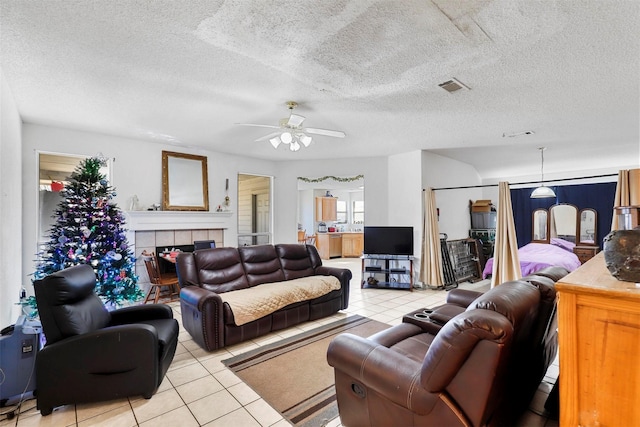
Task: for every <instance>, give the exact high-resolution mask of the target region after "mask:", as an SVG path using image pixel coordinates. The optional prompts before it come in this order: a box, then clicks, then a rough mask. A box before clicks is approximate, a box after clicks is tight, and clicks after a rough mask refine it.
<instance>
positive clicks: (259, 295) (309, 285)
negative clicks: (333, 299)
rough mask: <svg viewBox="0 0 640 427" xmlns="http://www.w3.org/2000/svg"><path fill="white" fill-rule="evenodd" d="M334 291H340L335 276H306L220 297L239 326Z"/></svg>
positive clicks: (338, 282)
mask: <svg viewBox="0 0 640 427" xmlns="http://www.w3.org/2000/svg"><path fill="white" fill-rule="evenodd" d="M336 289H340V281H339V280H338V278H337V277H334V276H310V277H304V278H301V279H294V280H287V281H284V282H275V283H265V284H263V285H260V286H255V287H252V288H249V289H241V290H239V291H234V292H227V293H224V294H221V295H220V298H222V301H223V302H224V303H225V304H228V305H229V307H230V308H231V311H232V312H233V318H234V319H235V324H236V325H238V326H241V325H244V324H246V323H249V322H252V321H254V320H256V319H259V318H261V317H264V316H267V315H269V314H271V313H273V312H274V311H277V310H279V309H281V308H283V307H286V306H288V305H290V304H293V303H296V302H301V301H308V300H311V299H313V298H317V297H319V296H322V295H325V294H328V293H329V292H331V291H333V290H336ZM225 311H226V310H225Z"/></svg>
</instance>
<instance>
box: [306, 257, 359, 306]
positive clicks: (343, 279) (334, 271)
mask: <svg viewBox="0 0 640 427" xmlns="http://www.w3.org/2000/svg"><path fill="white" fill-rule="evenodd" d="M315 273H316V274H317V275H320V276H335V277H337V278H338V280H339V281H340V286H342V309H343V310H344V309H346V308H347V307H349V282H350V281H351V278H352V277H353V275H352V273H351V270H349V269H346V268H336V267H327V266H324V265H321V266H318V267H316V269H315Z"/></svg>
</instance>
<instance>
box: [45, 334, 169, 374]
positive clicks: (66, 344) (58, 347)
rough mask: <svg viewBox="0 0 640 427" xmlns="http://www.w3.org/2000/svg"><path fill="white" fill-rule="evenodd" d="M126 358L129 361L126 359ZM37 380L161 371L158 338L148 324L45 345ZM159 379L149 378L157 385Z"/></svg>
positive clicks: (84, 335) (80, 336)
mask: <svg viewBox="0 0 640 427" xmlns="http://www.w3.org/2000/svg"><path fill="white" fill-rule="evenodd" d="M123 355H126V356H127V357H123ZM37 359H38V366H41V367H42V369H41V370H40V369H39V370H38V373H37V378H38V380H40V379H41V378H40V376H41V375H46V376H48V377H51V376H54V375H55V376H56V377H59V378H60V379H61V381H64V380H65V376H66V375H73V376H76V375H77V374H79V373H80V374H84V373H91V374H100V375H106V374H110V373H118V372H126V371H129V370H134V369H140V368H141V367H144V369H154V370H156V369H157V365H158V363H159V361H158V336H157V333H156V330H155V328H154V327H153V326H150V325H145V324H133V325H119V326H109V327H106V328H103V329H99V330H96V331H94V332H90V333H87V334H83V335H77V336H74V337H70V338H66V339H63V340H61V341H57V342H55V343H53V344H49V345H45V347H44V348H43V349H42V350H41V351H40V352H38V355H37ZM155 380H156V378H154V377H153V376H149V381H150V384H152V385H153V383H154V382H155Z"/></svg>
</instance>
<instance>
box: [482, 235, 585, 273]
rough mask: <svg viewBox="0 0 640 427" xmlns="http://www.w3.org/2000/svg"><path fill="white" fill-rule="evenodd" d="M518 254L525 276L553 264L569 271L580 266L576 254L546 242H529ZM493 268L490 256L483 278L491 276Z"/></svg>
mask: <svg viewBox="0 0 640 427" xmlns="http://www.w3.org/2000/svg"><path fill="white" fill-rule="evenodd" d="M518 256H519V258H520V268H521V269H522V276H523V277H524V276H528V275H529V274H533V273H535V272H536V271H538V270H541V269H543V268H545V267H549V266H553V265H559V266H561V267H564V268H566V269H567V270H569V271H573V270H575V269H576V268H578V267H580V260H579V259H578V257H577V256H576V254H574V253H573V252H569V251H568V250H566V249H563V248H561V247H559V246H556V245H548V244H546V243H528V244H526V245H524V246H523V247H521V248H520V249H518ZM492 269H493V258H489V259H488V260H487V265H485V267H484V270H483V272H482V278H483V279H485V278H486V277H487V276H490V275H491V272H492Z"/></svg>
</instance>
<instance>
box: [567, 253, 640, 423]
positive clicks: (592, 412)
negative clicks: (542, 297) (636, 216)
mask: <svg viewBox="0 0 640 427" xmlns="http://www.w3.org/2000/svg"><path fill="white" fill-rule="evenodd" d="M556 289H557V290H558V336H559V343H558V344H559V345H558V347H559V350H560V379H559V380H560V389H559V390H560V426H571V427H573V426H614V425H617V426H638V425H640V405H638V402H637V391H638V387H640V364H638V354H639V350H640V288H639V287H638V286H637V285H636V284H635V283H631V282H624V281H621V280H617V279H616V278H614V277H613V276H612V275H611V273H609V271H608V270H607V267H606V266H605V262H604V254H603V253H602V252H601V253H599V254H597V255H596V256H594V257H593V258H591V259H590V260H589V261H587V262H586V263H584V264H583V265H582V266H581V267H580V268H578V269H577V270H575V271H573V272H572V273H570V274H569V275H567V276H565V277H564V278H562V279H560V280H559V281H558V282H557V283H556Z"/></svg>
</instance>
